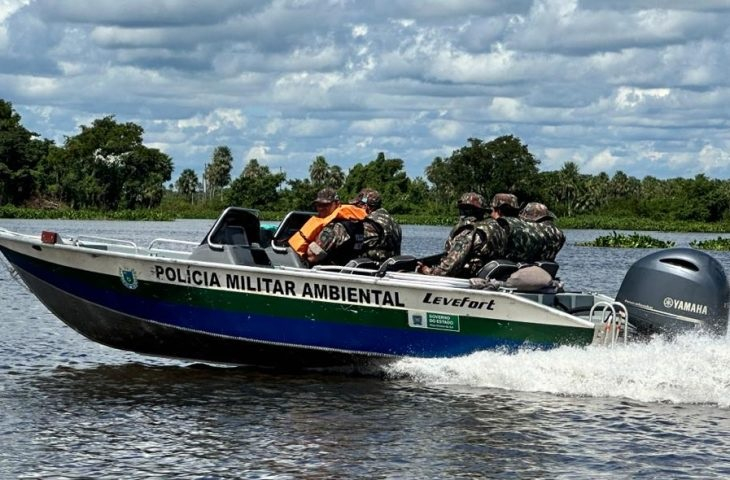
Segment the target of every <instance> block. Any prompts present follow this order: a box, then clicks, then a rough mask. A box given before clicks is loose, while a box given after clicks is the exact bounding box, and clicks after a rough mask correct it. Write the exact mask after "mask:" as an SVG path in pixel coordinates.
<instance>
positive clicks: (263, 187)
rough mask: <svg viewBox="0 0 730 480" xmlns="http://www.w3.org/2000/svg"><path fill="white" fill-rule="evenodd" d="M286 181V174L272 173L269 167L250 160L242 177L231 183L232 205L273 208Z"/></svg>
mask: <svg viewBox="0 0 730 480" xmlns="http://www.w3.org/2000/svg"><path fill="white" fill-rule="evenodd" d="M284 180H286V174H285V173H271V170H269V167H267V166H266V165H261V164H260V163H259V162H258V160H257V159H255V158H254V159H251V160H249V162H248V164H246V167H245V168H244V169H243V172H241V175H240V176H239V177H238V178H237V179H235V180H234V181H233V182H231V188H230V189H229V190H228V191H227V193H228V194H227V200H228V203H229V204H230V205H241V206H244V207H248V208H258V209H263V208H267V207H269V208H270V207H271V206H273V205H274V204H276V202H277V201H278V199H279V191H278V189H279V186H280V185H281V184H282V182H284Z"/></svg>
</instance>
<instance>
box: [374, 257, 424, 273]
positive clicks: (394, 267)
mask: <svg viewBox="0 0 730 480" xmlns="http://www.w3.org/2000/svg"><path fill="white" fill-rule="evenodd" d="M417 262H418V259H417V258H416V257H414V256H413V255H396V256H395V257H390V258H388V259H387V260H385V261H384V262H383V263H382V264H381V265H380V268H379V269H378V273H377V275H378V276H379V277H382V276H383V275H385V274H386V272H415V271H416V264H417Z"/></svg>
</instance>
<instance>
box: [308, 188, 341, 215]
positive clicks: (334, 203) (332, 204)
mask: <svg viewBox="0 0 730 480" xmlns="http://www.w3.org/2000/svg"><path fill="white" fill-rule="evenodd" d="M312 206H313V207H314V208H315V209H316V210H317V216H318V217H322V218H324V217H326V216H328V215H330V214H331V213H332V212H334V211H335V209H336V208H337V207H339V206H340V196H339V195H337V192H336V191H335V189H334V188H330V187H326V188H323V189H322V190H320V191H319V192H318V193H317V197H316V198H315V199H314V201H313V202H312Z"/></svg>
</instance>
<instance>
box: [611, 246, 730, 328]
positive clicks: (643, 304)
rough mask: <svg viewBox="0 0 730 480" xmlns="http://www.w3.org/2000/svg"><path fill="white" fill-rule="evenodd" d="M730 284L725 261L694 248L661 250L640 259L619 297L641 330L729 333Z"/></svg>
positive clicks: (623, 283)
mask: <svg viewBox="0 0 730 480" xmlns="http://www.w3.org/2000/svg"><path fill="white" fill-rule="evenodd" d="M728 295H730V287H729V286H728V279H727V276H726V275H725V271H724V270H723V268H722V265H721V264H720V262H718V261H717V260H716V259H715V258H714V257H712V256H711V255H709V254H707V253H705V252H702V251H699V250H695V249H692V248H670V249H667V250H661V251H658V252H655V253H652V254H650V255H647V256H646V257H644V258H641V259H639V260H638V261H637V262H636V263H634V264H633V265H632V266H631V268H629V271H628V272H627V273H626V276H625V277H624V281H623V282H622V283H621V288H620V289H619V292H618V295H617V296H616V300H617V301H619V302H621V303H623V304H624V305H625V306H626V309H627V310H628V314H629V323H631V324H633V325H634V326H635V327H636V329H637V330H638V331H639V332H641V333H648V334H652V333H677V332H681V331H687V330H693V329H701V330H703V331H708V332H711V333H715V334H718V335H724V334H725V333H726V331H727V324H728V301H729V299H728Z"/></svg>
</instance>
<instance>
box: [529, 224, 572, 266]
mask: <svg viewBox="0 0 730 480" xmlns="http://www.w3.org/2000/svg"><path fill="white" fill-rule="evenodd" d="M535 227H536V228H537V231H538V234H539V235H540V239H541V240H542V253H541V255H540V258H539V260H550V261H551V262H554V261H555V257H557V256H558V252H559V251H560V249H561V248H563V245H565V234H564V233H563V231H562V230H560V229H559V228H558V227H557V226H556V225H555V223H553V222H552V220H542V221H540V222H535Z"/></svg>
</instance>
